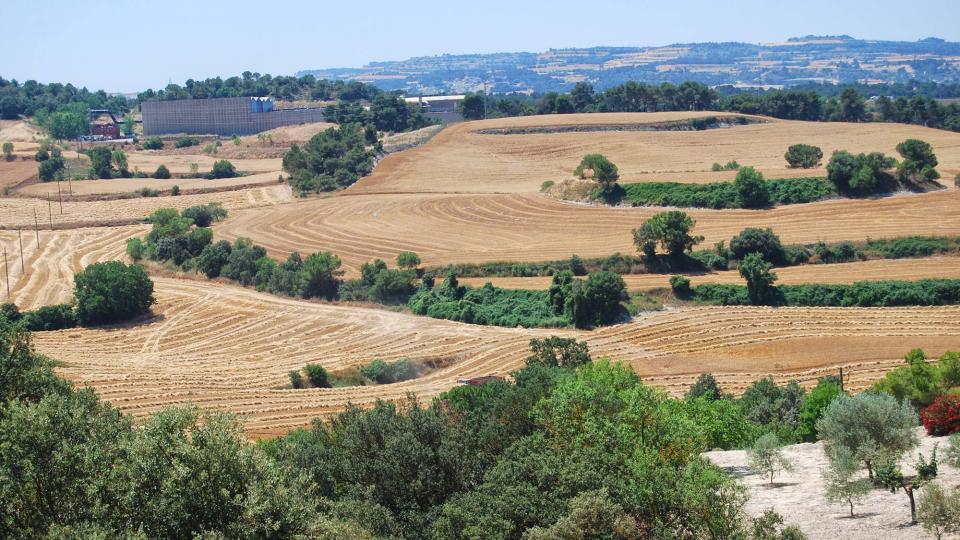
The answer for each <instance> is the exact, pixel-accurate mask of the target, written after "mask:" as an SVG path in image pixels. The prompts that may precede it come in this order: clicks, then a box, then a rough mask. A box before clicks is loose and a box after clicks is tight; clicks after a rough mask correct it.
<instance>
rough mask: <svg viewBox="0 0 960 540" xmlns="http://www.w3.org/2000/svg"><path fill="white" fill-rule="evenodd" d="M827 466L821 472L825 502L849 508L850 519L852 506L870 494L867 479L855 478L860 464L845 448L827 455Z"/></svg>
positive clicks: (868, 480)
mask: <svg viewBox="0 0 960 540" xmlns="http://www.w3.org/2000/svg"><path fill="white" fill-rule="evenodd" d="M828 458H829V466H828V467H827V469H826V470H823V471H821V473H820V474H821V475H822V476H823V483H824V484H825V485H826V491H825V493H824V496H825V498H826V499H827V502H830V503H842V504H847V505H849V506H850V517H853V515H854V514H853V505H854V503H857V502H859V501H861V500H863V498H864V497H866V496H867V494H868V493H870V489H871V487H872V486H871V483H870V479H869V478H855V477H856V475H857V473H858V472H860V463H859V462H858V461H857V459H856V458H855V457H853V454H852V453H851V452H850V450H849V449H847V448H843V447H841V448H838V449H836V451H835V452H834V453H833V454H832V455H828Z"/></svg>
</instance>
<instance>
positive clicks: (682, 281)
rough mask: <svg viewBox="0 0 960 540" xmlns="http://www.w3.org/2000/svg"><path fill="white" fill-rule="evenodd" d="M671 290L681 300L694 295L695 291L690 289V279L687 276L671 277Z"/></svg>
mask: <svg viewBox="0 0 960 540" xmlns="http://www.w3.org/2000/svg"><path fill="white" fill-rule="evenodd" d="M670 289H671V290H672V291H673V294H675V295H677V296H678V297H679V298H686V297H688V296H690V295H691V294H693V290H692V289H691V288H690V279H689V278H687V277H686V276H670Z"/></svg>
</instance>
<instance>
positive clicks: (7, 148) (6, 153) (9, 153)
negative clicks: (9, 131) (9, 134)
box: [3, 141, 13, 161]
mask: <svg viewBox="0 0 960 540" xmlns="http://www.w3.org/2000/svg"><path fill="white" fill-rule="evenodd" d="M3 159H5V160H7V161H11V160H13V143H12V142H10V141H7V142H5V143H3Z"/></svg>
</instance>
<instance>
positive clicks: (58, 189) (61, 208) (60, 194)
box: [57, 178, 63, 216]
mask: <svg viewBox="0 0 960 540" xmlns="http://www.w3.org/2000/svg"><path fill="white" fill-rule="evenodd" d="M57 199H58V200H59V201H60V215H61V216H62V215H63V192H61V191H60V179H59V178H58V179H57Z"/></svg>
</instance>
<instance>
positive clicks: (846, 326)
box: [34, 278, 960, 435]
mask: <svg viewBox="0 0 960 540" xmlns="http://www.w3.org/2000/svg"><path fill="white" fill-rule="evenodd" d="M155 282H156V295H157V299H158V304H157V306H156V307H155V310H154V311H155V312H156V314H157V316H156V317H155V318H154V319H153V320H150V321H146V322H143V323H140V324H133V325H127V326H124V327H117V328H100V329H88V330H82V329H74V330H63V331H57V332H42V333H37V334H35V335H34V342H35V344H36V347H37V349H38V350H39V351H40V352H42V353H44V354H47V355H49V356H51V357H54V358H58V359H60V360H62V361H63V366H62V367H60V368H58V370H59V372H60V373H62V374H64V375H65V376H67V377H68V378H70V379H72V380H74V381H76V382H77V383H79V384H83V385H90V386H93V387H94V388H96V389H97V391H98V392H99V393H100V394H101V395H102V396H103V397H104V398H105V399H107V400H109V401H110V402H112V403H113V404H114V405H116V406H117V407H120V408H121V409H123V410H124V411H126V412H129V413H132V414H134V415H135V416H138V417H142V416H143V415H145V414H149V413H151V412H155V411H156V410H158V409H159V408H161V407H163V406H167V405H173V404H178V403H185V402H191V403H195V404H198V405H201V406H207V407H213V408H219V409H225V410H230V411H233V412H236V413H238V414H240V415H241V416H243V417H244V418H245V419H246V426H247V429H248V430H249V432H250V433H251V434H255V435H269V434H276V433H280V432H283V431H286V430H287V429H290V428H293V427H297V426H303V425H305V424H307V423H308V422H309V421H310V419H311V418H313V417H315V416H318V415H319V416H326V415H329V414H332V413H335V412H337V411H340V410H342V409H343V407H344V406H346V404H347V403H355V404H358V405H367V404H370V403H372V402H373V401H375V400H377V399H399V398H402V397H403V396H404V395H406V394H407V393H408V392H413V393H415V394H417V395H418V396H419V397H420V398H421V399H429V398H430V397H432V396H435V395H437V394H439V393H440V392H442V391H444V390H446V389H448V388H450V387H452V386H453V385H455V384H456V380H457V378H459V377H469V376H479V375H489V374H500V375H505V374H507V373H509V372H510V371H511V370H513V369H516V368H518V367H520V366H521V365H522V363H523V359H524V358H525V357H526V356H527V354H528V350H527V343H528V341H529V340H530V339H531V338H533V337H544V336H547V335H550V334H559V335H565V336H576V337H578V338H579V339H585V340H586V341H587V342H588V343H589V344H590V348H591V350H592V352H593V354H594V356H596V357H600V356H607V357H610V358H612V359H615V360H619V361H625V362H629V363H630V364H631V365H632V366H633V367H634V368H635V369H636V370H637V371H638V373H640V374H641V376H643V377H644V378H645V379H647V380H648V381H650V382H651V383H653V384H657V385H660V386H663V387H666V388H667V389H669V390H670V391H671V392H674V393H681V392H683V391H685V390H686V388H687V387H688V385H689V384H691V383H692V382H693V380H694V379H695V378H696V376H697V374H699V373H700V372H702V371H713V372H715V373H717V374H718V378H719V380H720V382H721V384H723V385H724V386H725V387H726V388H728V389H729V390H730V391H738V390H742V389H743V387H744V386H745V385H746V384H747V383H748V382H749V381H752V380H753V379H755V378H757V377H759V376H761V375H766V374H773V375H775V376H776V378H777V379H778V380H785V379H786V378H788V377H795V378H798V379H799V380H800V381H802V382H803V383H804V384H805V385H808V386H809V385H812V384H814V383H815V380H816V378H817V377H819V376H822V375H823V374H825V373H832V372H834V371H835V369H836V367H837V366H839V365H845V366H847V370H848V371H847V372H848V373H849V375H850V378H849V384H850V385H851V387H853V388H862V387H863V386H864V385H866V384H867V383H868V382H870V381H872V380H874V379H875V378H877V377H878V376H879V375H880V374H881V373H882V372H883V370H885V369H889V368H890V367H891V366H892V365H895V364H897V363H899V362H901V360H900V358H901V357H902V356H903V355H904V354H906V352H907V350H908V349H909V348H910V347H914V346H919V347H925V348H926V349H927V350H928V352H930V353H933V354H939V353H942V352H943V351H944V350H947V349H951V348H952V349H956V348H958V347H960V307H955V306H951V307H936V308H896V309H819V310H816V309H773V308H712V307H711V308H696V309H689V310H684V311H668V312H661V313H655V314H649V315H645V316H643V317H640V318H637V319H636V320H634V321H633V322H631V323H627V324H621V325H616V326H612V327H606V328H602V329H600V330H596V331H592V332H582V331H573V330H549V329H523V328H490V327H482V326H476V325H468V324H462V323H455V322H450V321H442V320H436V319H430V318H426V317H415V316H410V315H408V314H404V313H395V312H390V311H386V310H381V309H370V308H364V307H355V306H343V305H331V304H322V303H314V302H305V301H301V300H294V299H286V298H278V297H275V296H270V295H266V294H261V293H256V292H254V291H251V290H248V289H242V288H238V287H234V286H231V285H226V284H220V283H211V282H207V281H203V280H186V279H173V278H156V279H155ZM404 357H408V358H412V359H435V360H441V359H442V360H448V361H452V364H451V365H450V366H449V367H447V368H443V369H440V370H437V371H434V372H431V373H429V374H427V375H425V376H423V377H421V378H419V379H415V380H412V381H407V382H403V383H397V384H392V385H384V386H366V387H362V386H361V387H352V388H335V389H305V390H292V389H289V388H285V386H286V385H287V384H288V379H287V372H288V371H289V370H291V369H300V368H302V367H303V366H304V365H305V364H307V363H311V362H312V363H318V364H321V365H323V366H324V367H326V368H327V369H331V370H337V369H341V368H345V367H349V366H358V365H364V364H366V363H369V362H370V361H372V360H374V359H378V358H380V359H384V360H394V359H398V358H404Z"/></svg>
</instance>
